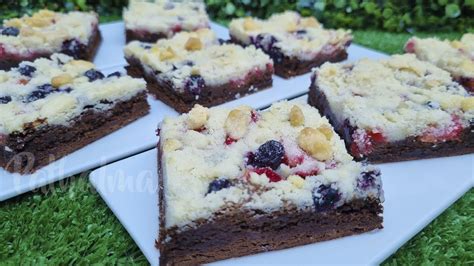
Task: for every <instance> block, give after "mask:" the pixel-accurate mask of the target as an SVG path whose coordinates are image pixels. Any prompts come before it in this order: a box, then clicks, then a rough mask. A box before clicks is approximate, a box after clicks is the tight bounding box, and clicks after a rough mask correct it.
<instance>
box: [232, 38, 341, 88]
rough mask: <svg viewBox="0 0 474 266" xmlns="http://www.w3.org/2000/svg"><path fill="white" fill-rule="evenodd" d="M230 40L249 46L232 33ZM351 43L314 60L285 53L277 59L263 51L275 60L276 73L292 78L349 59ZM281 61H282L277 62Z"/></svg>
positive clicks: (320, 55) (319, 55)
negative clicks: (327, 63) (348, 51)
mask: <svg viewBox="0 0 474 266" xmlns="http://www.w3.org/2000/svg"><path fill="white" fill-rule="evenodd" d="M230 42H232V43H235V44H238V45H240V46H243V47H246V46H249V45H247V44H244V43H243V42H241V41H239V40H238V39H237V38H235V37H233V36H232V35H231V36H230ZM349 45H350V42H348V43H347V44H345V46H344V47H343V48H340V47H339V48H337V49H335V50H334V52H332V53H331V54H318V55H317V56H316V57H314V58H313V59H312V60H304V61H303V60H300V59H298V58H296V57H289V56H287V55H283V57H282V58H280V59H278V60H276V59H275V58H274V57H275V56H274V55H271V54H269V53H267V52H266V51H263V50H262V51H263V52H264V53H266V54H267V55H268V56H270V58H272V60H273V67H274V69H275V74H276V75H278V76H280V77H283V78H285V79H289V78H292V77H294V76H298V75H303V74H306V73H309V72H310V71H311V69H313V68H314V67H318V66H321V65H322V64H324V63H326V62H332V63H336V62H341V61H344V60H346V59H347V57H348V54H347V47H348V46H349ZM277 61H281V62H277Z"/></svg>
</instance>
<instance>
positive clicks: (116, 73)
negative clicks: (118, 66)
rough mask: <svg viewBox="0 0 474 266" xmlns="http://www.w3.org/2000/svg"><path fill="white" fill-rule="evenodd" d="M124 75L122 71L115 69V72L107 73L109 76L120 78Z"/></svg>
mask: <svg viewBox="0 0 474 266" xmlns="http://www.w3.org/2000/svg"><path fill="white" fill-rule="evenodd" d="M121 76H122V73H120V72H119V71H115V72H114V73H110V74H108V75H107V77H108V78H110V77H118V78H120V77H121Z"/></svg>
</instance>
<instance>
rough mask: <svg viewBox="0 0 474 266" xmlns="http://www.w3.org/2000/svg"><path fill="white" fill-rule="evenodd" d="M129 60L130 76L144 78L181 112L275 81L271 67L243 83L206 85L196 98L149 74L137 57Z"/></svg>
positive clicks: (155, 93)
mask: <svg viewBox="0 0 474 266" xmlns="http://www.w3.org/2000/svg"><path fill="white" fill-rule="evenodd" d="M127 62H128V64H129V65H128V66H127V67H125V68H126V69H127V73H128V74H129V75H130V76H132V77H136V78H144V79H145V80H146V81H147V88H148V91H149V92H150V93H151V94H153V95H154V96H155V97H156V98H157V99H158V100H161V101H163V102H164V103H166V104H167V105H169V106H171V107H172V108H173V109H175V110H176V111H178V112H180V113H184V112H187V111H189V110H191V109H192V108H193V106H194V105H195V104H200V105H203V106H206V107H210V106H215V105H219V104H222V103H225V102H228V101H231V100H234V99H237V98H239V97H240V96H244V95H247V94H251V93H254V92H257V91H258V90H260V89H265V88H268V87H271V86H272V82H273V80H272V74H273V73H272V71H271V70H270V69H269V70H267V72H265V73H263V74H262V75H259V74H256V73H252V74H251V76H250V77H248V79H247V81H246V82H245V83H243V84H233V83H229V84H224V85H221V86H217V87H211V86H206V87H204V88H203V89H202V91H201V93H200V95H199V98H198V99H196V96H195V95H194V94H193V93H191V92H190V91H187V92H185V93H178V92H176V90H174V89H173V85H172V84H171V83H170V82H168V81H166V80H160V79H157V78H156V77H155V76H154V75H150V74H148V73H147V72H146V71H144V69H143V67H142V65H141V64H140V62H139V61H138V60H137V59H135V58H127Z"/></svg>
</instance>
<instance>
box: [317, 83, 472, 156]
mask: <svg viewBox="0 0 474 266" xmlns="http://www.w3.org/2000/svg"><path fill="white" fill-rule="evenodd" d="M308 103H309V104H310V105H312V106H314V107H316V108H317V109H318V110H319V112H320V113H321V115H324V116H326V117H327V118H328V119H329V122H330V123H331V124H332V125H333V127H334V129H335V131H336V132H337V133H338V134H339V135H340V136H341V138H342V139H343V140H344V142H345V144H346V147H347V150H348V151H349V152H350V151H351V146H352V143H353V139H352V133H353V132H354V131H355V130H356V128H355V127H353V126H351V125H350V124H349V123H348V122H347V121H346V122H345V123H339V122H338V121H337V119H336V116H335V114H334V112H333V111H332V110H331V108H330V106H329V102H328V100H327V98H326V95H325V94H324V93H323V92H322V91H321V90H319V88H318V87H317V86H316V85H315V83H314V81H313V82H312V83H311V87H310V89H309V94H308ZM469 153H474V125H472V124H471V127H470V128H466V129H464V130H463V132H462V133H461V135H460V137H459V140H451V141H445V142H439V143H430V142H421V141H419V140H418V139H417V138H416V137H409V138H407V139H405V140H403V141H397V142H388V143H378V144H376V145H375V146H374V148H373V151H372V152H371V153H370V154H369V155H367V156H361V155H359V154H352V153H351V155H352V156H354V158H355V159H356V160H365V159H367V160H368V161H370V162H372V163H385V162H398V161H408V160H417V159H428V158H434V157H443V156H455V155H462V154H469Z"/></svg>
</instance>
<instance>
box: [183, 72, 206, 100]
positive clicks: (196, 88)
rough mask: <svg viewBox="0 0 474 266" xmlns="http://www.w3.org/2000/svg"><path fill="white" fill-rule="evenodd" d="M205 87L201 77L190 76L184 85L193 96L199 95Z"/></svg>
mask: <svg viewBox="0 0 474 266" xmlns="http://www.w3.org/2000/svg"><path fill="white" fill-rule="evenodd" d="M205 86H206V82H205V81H204V79H203V78H202V76H201V75H191V76H190V77H189V78H187V79H186V81H185V83H184V88H185V89H186V90H188V91H190V92H192V93H193V94H195V95H199V94H200V93H201V90H202V89H203V88H204V87H205Z"/></svg>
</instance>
